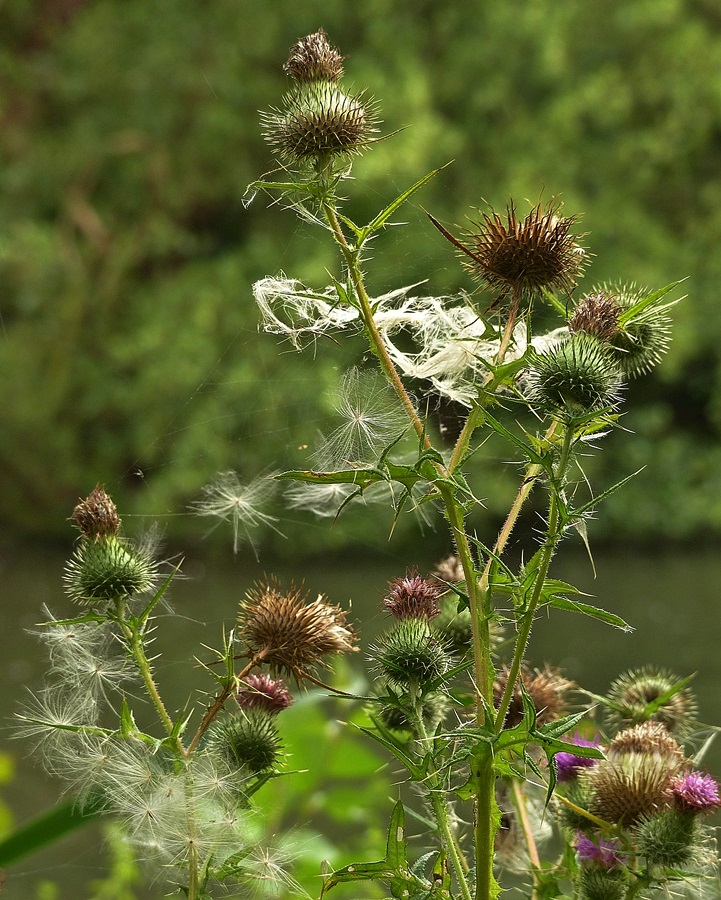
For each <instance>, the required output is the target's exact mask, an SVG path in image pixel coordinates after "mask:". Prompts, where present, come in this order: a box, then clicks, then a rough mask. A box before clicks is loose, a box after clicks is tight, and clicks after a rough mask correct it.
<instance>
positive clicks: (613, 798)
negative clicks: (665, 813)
mask: <svg viewBox="0 0 721 900" xmlns="http://www.w3.org/2000/svg"><path fill="white" fill-rule="evenodd" d="M680 765H681V760H680V759H679V758H678V757H676V756H675V755H671V756H667V755H665V754H660V753H636V752H629V753H621V754H614V755H613V757H611V756H609V758H608V759H603V760H601V761H600V762H599V763H598V765H597V766H594V767H593V768H592V769H587V770H586V772H584V773H583V778H584V779H586V780H587V786H588V788H589V794H590V801H589V809H590V811H591V812H592V813H594V814H595V815H598V816H600V817H601V818H602V819H606V820H607V821H608V822H621V823H623V824H624V825H626V826H629V825H633V824H635V823H636V822H638V821H639V820H640V819H641V818H643V817H644V816H649V815H652V814H654V813H656V812H658V811H659V810H662V809H666V808H667V807H668V805H669V787H670V785H671V784H672V782H673V781H674V779H675V778H676V776H677V775H678V774H679V771H680Z"/></svg>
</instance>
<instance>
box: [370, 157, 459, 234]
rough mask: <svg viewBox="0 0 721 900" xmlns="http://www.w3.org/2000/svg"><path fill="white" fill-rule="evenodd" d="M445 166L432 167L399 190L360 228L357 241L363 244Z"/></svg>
mask: <svg viewBox="0 0 721 900" xmlns="http://www.w3.org/2000/svg"><path fill="white" fill-rule="evenodd" d="M447 165H450V163H446V166H447ZM446 166H441V167H440V168H438V169H433V171H432V172H429V173H428V174H427V175H424V176H423V178H421V179H419V180H418V181H416V183H415V184H412V185H411V186H410V187H409V188H407V189H406V190H405V191H401V193H400V194H398V196H397V197H395V198H394V199H393V200H391V202H390V203H389V204H388V206H386V208H385V209H383V210H381V211H380V212H379V213H378V215H377V216H376V217H375V218H374V219H372V220H371V221H370V222H369V223H368V224H367V225H366V226H365V228H362V229H360V232H359V243H360V244H363V243H365V241H367V240H368V238H369V237H370V236H371V235H372V234H374V233H375V232H376V231H380V229H381V228H383V226H384V225H385V224H386V222H387V221H388V220H389V219H390V217H391V216H392V215H393V213H395V212H396V210H398V209H399V208H400V207H401V206H403V204H404V203H405V202H406V200H408V198H409V197H411V196H412V195H413V194H415V192H416V191H417V190H419V189H420V188H422V187H423V186H424V185H425V184H427V183H428V182H429V181H430V180H431V178H434V177H435V176H436V175H437V174H438V173H439V172H441V171H443V169H445V168H446Z"/></svg>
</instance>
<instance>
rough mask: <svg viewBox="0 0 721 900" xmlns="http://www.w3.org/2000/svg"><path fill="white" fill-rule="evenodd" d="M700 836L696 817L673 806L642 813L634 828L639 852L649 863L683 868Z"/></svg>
mask: <svg viewBox="0 0 721 900" xmlns="http://www.w3.org/2000/svg"><path fill="white" fill-rule="evenodd" d="M697 811H698V810H697ZM700 837H701V831H700V829H699V827H698V822H697V821H696V817H695V816H694V815H688V814H687V813H686V812H685V811H682V810H680V809H673V808H671V809H663V810H661V811H660V812H658V813H655V814H652V815H648V816H644V817H643V818H642V819H641V820H640V821H639V822H638V824H637V825H636V827H635V829H634V839H635V841H634V842H635V844H636V847H637V848H638V853H639V855H641V856H644V857H645V858H646V860H647V862H648V863H650V864H651V865H656V866H664V867H666V868H681V867H682V866H683V867H685V866H686V865H687V864H688V862H689V861H690V859H691V857H692V855H693V853H694V849H695V845H697V844H698V842H699V838H700Z"/></svg>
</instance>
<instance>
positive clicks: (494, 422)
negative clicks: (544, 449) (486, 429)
mask: <svg viewBox="0 0 721 900" xmlns="http://www.w3.org/2000/svg"><path fill="white" fill-rule="evenodd" d="M483 418H484V420H485V421H486V422H487V423H488V424H489V425H490V426H491V428H492V429H493V430H494V431H495V432H496V434H500V435H501V437H504V438H505V439H506V440H507V441H510V442H511V443H512V444H515V446H516V447H518V448H519V450H520V451H521V452H522V453H523V455H524V456H525V457H526V459H528V461H529V462H531V463H533V464H534V465H537V466H541V468H543V469H546V470H548V468H549V465H550V464H549V461H548V459H547V457H546V456H541V455H540V454H539V453H537V452H536V451H535V450H534V449H533V447H531V446H530V445H529V444H527V443H526V442H525V441H522V440H521V438H519V437H518V436H517V435H515V434H514V433H513V432H512V431H509V430H508V428H506V426H505V425H503V424H502V423H501V422H499V421H498V419H496V418H494V417H493V416H492V415H491V414H490V413H489V412H488V410H484V411H483Z"/></svg>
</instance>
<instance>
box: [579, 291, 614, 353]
mask: <svg viewBox="0 0 721 900" xmlns="http://www.w3.org/2000/svg"><path fill="white" fill-rule="evenodd" d="M620 314H621V305H620V304H619V302H618V300H617V299H616V298H615V297H614V296H612V295H610V294H607V293H606V292H605V291H595V292H594V293H591V294H587V295H586V296H585V297H584V298H583V299H582V300H581V301H580V302H579V303H578V304H577V305H576V308H575V309H574V311H573V314H572V315H571V317H570V319H569V320H568V330H569V331H570V332H571V333H572V334H575V333H577V332H583V333H584V334H592V335H593V336H594V337H597V338H598V339H599V340H600V341H604V342H608V341H610V340H611V339H612V338H614V337H615V336H616V335H617V334H618V330H619V328H618V317H619V316H620Z"/></svg>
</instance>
